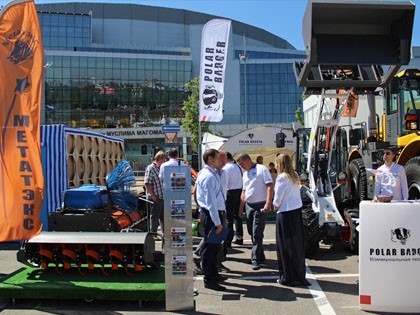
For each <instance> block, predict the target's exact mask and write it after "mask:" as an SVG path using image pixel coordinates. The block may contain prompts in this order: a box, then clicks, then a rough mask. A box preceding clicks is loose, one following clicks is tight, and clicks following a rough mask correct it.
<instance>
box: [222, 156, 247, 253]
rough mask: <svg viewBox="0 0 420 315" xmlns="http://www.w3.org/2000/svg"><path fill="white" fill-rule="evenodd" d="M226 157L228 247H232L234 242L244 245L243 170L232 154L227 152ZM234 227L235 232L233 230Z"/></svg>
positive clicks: (224, 168)
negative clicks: (242, 211) (242, 214)
mask: <svg viewBox="0 0 420 315" xmlns="http://www.w3.org/2000/svg"><path fill="white" fill-rule="evenodd" d="M226 156H227V163H226V164H225V166H224V167H223V170H224V171H225V173H226V176H227V194H226V211H227V227H228V229H229V235H228V238H227V240H226V246H227V247H230V246H231V245H232V241H233V242H234V243H236V244H239V245H242V244H243V237H244V231H243V227H242V217H240V216H239V206H240V204H241V193H242V170H241V167H240V166H239V165H238V164H236V163H235V161H234V160H233V156H232V154H231V153H230V152H226ZM234 225H235V231H234V230H233V226H234Z"/></svg>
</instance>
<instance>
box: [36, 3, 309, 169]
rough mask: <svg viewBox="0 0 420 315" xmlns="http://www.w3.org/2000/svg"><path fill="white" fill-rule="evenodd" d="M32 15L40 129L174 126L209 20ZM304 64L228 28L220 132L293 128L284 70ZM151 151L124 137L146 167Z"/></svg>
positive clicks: (159, 15) (89, 12)
mask: <svg viewBox="0 0 420 315" xmlns="http://www.w3.org/2000/svg"><path fill="white" fill-rule="evenodd" d="M37 10H38V14H39V20H40V24H41V29H42V35H43V44H44V49H45V123H47V124H57V123H60V124H66V125H70V126H73V127H82V128H85V127H90V128H98V131H99V132H107V130H109V129H113V128H126V129H130V128H143V127H144V128H146V127H153V126H156V127H157V126H161V125H162V124H168V123H169V124H179V121H180V119H182V115H183V113H182V110H181V108H182V105H183V101H184V100H185V99H186V98H187V96H188V91H186V90H185V89H184V84H185V83H186V82H188V81H190V80H191V79H193V78H194V77H197V76H198V75H199V71H200V55H201V50H200V48H201V47H200V46H201V31H202V28H203V26H204V24H205V23H206V22H208V21H209V20H211V19H213V18H217V17H215V16H211V15H207V14H203V13H197V12H191V11H187V10H179V9H168V8H159V7H153V6H144V5H134V4H118V3H115V4H111V3H107V4H102V3H51V4H38V5H37ZM304 59H305V53H304V52H303V51H299V50H296V49H295V48H294V47H293V46H292V45H290V44H289V43H288V42H287V41H286V40H284V39H282V38H279V37H277V36H275V35H273V34H271V33H269V32H267V31H264V30H262V29H259V28H256V27H253V26H251V25H248V24H244V23H240V22H237V21H232V33H231V36H230V40H229V50H228V60H227V68H226V78H225V81H226V84H225V95H224V99H225V100H224V119H223V121H222V122H220V123H219V124H222V125H223V124H242V125H244V129H245V128H246V127H245V124H246V125H248V124H260V125H264V124H268V125H273V124H279V123H290V122H293V121H295V120H296V119H295V111H296V109H297V108H298V107H302V96H301V95H302V89H301V88H298V87H297V85H296V80H295V77H294V74H293V63H294V62H295V61H302V60H304ZM119 134H120V135H122V137H123V138H124V132H120V133H119ZM226 136H229V135H226ZM163 140H164V139H162V141H163ZM144 144H146V145H147V148H146V149H145V148H144ZM152 144H153V140H150V139H149V140H148V139H146V140H145V139H141V137H139V139H132V138H130V139H127V140H126V151H127V154H128V156H130V155H132V156H141V155H143V153H145V154H146V155H147V162H149V161H150V152H151V148H150V146H151V145H152ZM140 147H142V150H140V151H141V152H140V151H139V148H140ZM131 148H132V149H131ZM130 150H133V152H131V151H130ZM136 159H137V158H136ZM137 160H138V159H137ZM140 160H141V161H143V162H141V163H140V164H141V165H143V164H146V163H147V162H146V159H143V158H142V159H140ZM140 168H142V166H141V167H140Z"/></svg>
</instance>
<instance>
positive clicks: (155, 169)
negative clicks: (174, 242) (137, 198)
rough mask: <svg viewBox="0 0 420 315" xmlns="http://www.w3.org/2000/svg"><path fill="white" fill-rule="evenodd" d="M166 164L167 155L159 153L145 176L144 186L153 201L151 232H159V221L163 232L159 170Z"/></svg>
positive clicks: (161, 190) (148, 167) (161, 189)
mask: <svg viewBox="0 0 420 315" xmlns="http://www.w3.org/2000/svg"><path fill="white" fill-rule="evenodd" d="M163 162H165V153H164V152H163V151H159V152H158V153H156V155H155V157H154V159H153V162H152V163H151V164H150V165H149V166H147V168H146V174H145V176H144V185H145V186H146V191H147V197H148V199H149V200H151V201H153V205H152V209H151V213H150V225H149V226H150V232H154V233H156V232H157V229H158V226H159V221H160V226H161V227H162V231H163V226H164V224H163V218H164V212H163V187H162V181H161V180H160V178H159V168H160V166H161V165H162V163H163Z"/></svg>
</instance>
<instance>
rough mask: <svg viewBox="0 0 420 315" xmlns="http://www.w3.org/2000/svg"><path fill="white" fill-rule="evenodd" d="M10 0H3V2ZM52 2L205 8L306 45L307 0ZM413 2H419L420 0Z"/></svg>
mask: <svg viewBox="0 0 420 315" xmlns="http://www.w3.org/2000/svg"><path fill="white" fill-rule="evenodd" d="M7 2H8V1H6V0H0V5H4V4H5V3H7ZM51 2H103V3H136V4H145V5H153V6H160V7H169V8H178V9H186V10H191V11H196V12H203V13H208V14H212V15H217V16H221V17H225V18H228V19H233V20H236V21H240V22H244V23H247V24H250V25H253V26H256V27H259V28H262V29H264V30H266V31H269V32H271V33H273V34H275V35H277V36H279V37H281V38H283V39H285V40H287V41H288V42H289V43H291V44H292V45H293V46H294V47H296V48H297V49H301V50H303V48H304V45H303V39H302V27H301V25H302V19H303V14H304V12H305V8H306V3H307V1H306V0H123V1H118V0H113V1H112V0H101V1H98V0H90V1H89V0H86V1H79V0H74V1H63V0H62V1H57V0H35V3H51ZM412 2H414V3H416V5H419V6H420V0H414V1H412ZM416 9H417V10H416V11H417V12H416V18H415V22H414V31H413V39H412V45H413V46H420V17H419V16H420V11H419V10H420V8H416Z"/></svg>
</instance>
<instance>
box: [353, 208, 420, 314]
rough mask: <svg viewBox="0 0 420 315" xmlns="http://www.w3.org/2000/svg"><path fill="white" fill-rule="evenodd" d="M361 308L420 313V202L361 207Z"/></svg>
mask: <svg viewBox="0 0 420 315" xmlns="http://www.w3.org/2000/svg"><path fill="white" fill-rule="evenodd" d="M359 231H360V235H359V297H360V309H362V310H366V311H377V312H399V313H419V312H420V299H419V292H420V282H419V281H418V277H419V274H420V202H418V201H401V202H390V203H379V202H372V201H363V202H361V204H360V226H359Z"/></svg>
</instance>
